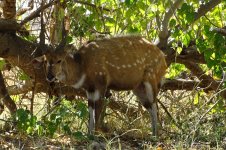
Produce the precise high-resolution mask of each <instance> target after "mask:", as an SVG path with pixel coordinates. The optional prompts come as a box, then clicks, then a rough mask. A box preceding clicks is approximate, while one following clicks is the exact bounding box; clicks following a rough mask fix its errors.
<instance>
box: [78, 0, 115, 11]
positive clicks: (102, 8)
mask: <svg viewBox="0 0 226 150" xmlns="http://www.w3.org/2000/svg"><path fill="white" fill-rule="evenodd" d="M74 2H75V3H79V4H83V5H87V6H91V7H93V8H95V9H96V8H97V9H100V10H105V11H111V12H112V11H114V10H111V9H108V8H105V7H101V6H99V7H98V6H96V5H95V4H91V3H88V2H85V1H80V0H74Z"/></svg>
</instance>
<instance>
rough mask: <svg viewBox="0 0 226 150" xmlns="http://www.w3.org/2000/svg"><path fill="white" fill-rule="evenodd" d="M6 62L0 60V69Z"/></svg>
mask: <svg viewBox="0 0 226 150" xmlns="http://www.w3.org/2000/svg"><path fill="white" fill-rule="evenodd" d="M5 64H6V62H5V60H0V70H2V69H3V67H4V66H5Z"/></svg>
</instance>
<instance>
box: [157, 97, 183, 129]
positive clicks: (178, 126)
mask: <svg viewBox="0 0 226 150" xmlns="http://www.w3.org/2000/svg"><path fill="white" fill-rule="evenodd" d="M158 102H159V104H160V105H161V106H162V108H163V109H164V111H165V112H166V114H167V115H168V116H169V117H170V119H171V120H172V121H173V124H174V125H175V126H177V128H178V129H180V130H181V131H183V132H184V130H183V129H182V128H181V127H180V126H181V125H180V124H178V123H177V121H176V120H175V119H174V118H173V116H172V115H171V114H170V113H169V111H168V110H167V108H166V107H165V106H164V104H163V103H162V102H161V101H159V100H158Z"/></svg>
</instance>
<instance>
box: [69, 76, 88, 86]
mask: <svg viewBox="0 0 226 150" xmlns="http://www.w3.org/2000/svg"><path fill="white" fill-rule="evenodd" d="M85 79H86V75H85V74H83V75H82V76H81V78H80V79H79V80H78V82H77V83H75V84H74V85H72V87H73V88H75V89H79V88H81V87H82V85H83V84H84V82H85Z"/></svg>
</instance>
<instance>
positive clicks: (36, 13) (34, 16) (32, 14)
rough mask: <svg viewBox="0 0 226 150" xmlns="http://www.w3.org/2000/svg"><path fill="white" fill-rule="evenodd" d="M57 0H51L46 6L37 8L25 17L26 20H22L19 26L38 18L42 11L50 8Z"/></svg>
mask: <svg viewBox="0 0 226 150" xmlns="http://www.w3.org/2000/svg"><path fill="white" fill-rule="evenodd" d="M58 1H59V0H52V1H50V2H49V3H48V4H46V5H44V6H41V7H39V8H38V9H37V10H36V11H34V12H32V13H31V14H30V15H29V16H27V17H26V18H24V20H22V21H21V23H20V24H21V25H24V24H26V23H27V22H29V21H30V20H32V19H34V18H37V17H39V15H40V13H41V11H42V10H44V9H46V8H48V7H50V6H52V5H53V4H54V3H56V2H58Z"/></svg>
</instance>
